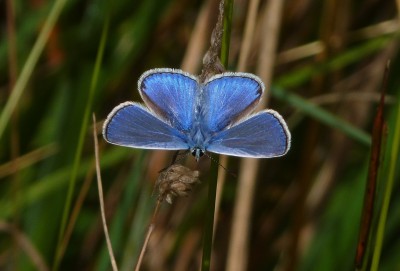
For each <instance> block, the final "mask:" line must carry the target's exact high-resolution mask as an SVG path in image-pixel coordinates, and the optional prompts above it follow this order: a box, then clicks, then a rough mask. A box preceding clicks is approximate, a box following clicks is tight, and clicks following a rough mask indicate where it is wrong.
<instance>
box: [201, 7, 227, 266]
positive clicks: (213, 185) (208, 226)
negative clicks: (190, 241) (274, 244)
mask: <svg viewBox="0 0 400 271" xmlns="http://www.w3.org/2000/svg"><path fill="white" fill-rule="evenodd" d="M232 13H233V0H226V1H225V3H224V20H223V22H224V24H223V36H222V47H221V54H220V60H221V63H222V65H223V66H224V67H227V66H228V56H229V42H230V33H231V27H232ZM211 46H213V45H211ZM218 166H219V163H218V158H216V159H214V161H213V162H212V163H211V169H210V172H211V175H212V176H211V177H210V182H209V184H208V200H207V201H208V202H207V214H206V222H205V226H204V235H203V259H202V266H201V270H202V271H209V270H210V266H211V252H212V243H213V231H214V212H215V199H216V193H217V180H218Z"/></svg>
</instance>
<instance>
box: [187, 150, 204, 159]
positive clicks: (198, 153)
mask: <svg viewBox="0 0 400 271" xmlns="http://www.w3.org/2000/svg"><path fill="white" fill-rule="evenodd" d="M190 152H191V154H192V155H193V156H194V157H195V158H196V161H199V159H200V157H202V156H203V155H204V152H205V151H204V150H202V149H200V148H192V149H191V150H190Z"/></svg>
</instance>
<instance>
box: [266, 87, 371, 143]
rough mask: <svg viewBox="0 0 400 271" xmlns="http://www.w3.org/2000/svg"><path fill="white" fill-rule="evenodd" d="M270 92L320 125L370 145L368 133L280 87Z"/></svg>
mask: <svg viewBox="0 0 400 271" xmlns="http://www.w3.org/2000/svg"><path fill="white" fill-rule="evenodd" d="M271 91H272V95H273V96H274V97H275V98H277V99H280V100H282V101H284V102H286V103H288V104H290V105H291V106H293V107H295V108H298V109H299V110H301V111H303V112H304V113H305V114H307V115H309V116H311V117H313V118H315V119H317V120H319V121H321V122H322V123H324V124H326V125H328V126H330V127H334V128H335V129H338V130H340V131H342V132H343V133H345V134H346V135H348V136H349V137H351V138H353V139H355V140H357V141H359V142H361V143H363V144H364V145H366V146H369V145H371V136H370V135H369V134H368V133H366V132H364V131H362V130H360V129H359V128H357V127H355V126H353V125H351V124H349V123H348V122H346V121H344V120H342V119H340V118H338V117H336V116H335V115H334V114H332V113H330V112H328V111H326V110H325V109H323V108H321V107H319V106H317V105H315V104H313V103H311V102H309V101H307V100H306V99H304V98H302V97H300V96H299V95H296V94H294V93H290V92H288V91H286V90H284V89H282V88H280V87H276V86H274V87H272V89H271Z"/></svg>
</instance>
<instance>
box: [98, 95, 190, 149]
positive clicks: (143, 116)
mask: <svg viewBox="0 0 400 271" xmlns="http://www.w3.org/2000/svg"><path fill="white" fill-rule="evenodd" d="M103 136H104V138H105V139H106V140H107V141H108V142H110V143H112V144H116V145H121V146H126V147H133V148H142V149H165V150H181V149H188V145H187V143H186V140H185V135H183V134H181V133H180V132H179V131H178V130H177V129H175V128H173V127H171V126H169V125H168V124H167V123H165V122H163V121H161V120H160V119H158V118H157V117H156V116H154V115H153V114H152V113H150V112H149V111H148V109H147V108H145V107H143V106H141V105H140V104H137V103H132V102H126V103H123V104H120V105H119V106H117V107H116V108H114V110H113V111H112V112H111V113H110V115H109V116H108V117H107V119H106V121H105V123H104V126H103Z"/></svg>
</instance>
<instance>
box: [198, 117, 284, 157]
mask: <svg viewBox="0 0 400 271" xmlns="http://www.w3.org/2000/svg"><path fill="white" fill-rule="evenodd" d="M289 148H290V132H289V130H288V128H287V125H286V123H285V121H284V120H283V119H282V117H281V116H280V115H279V114H278V113H277V112H275V111H273V110H265V111H261V112H259V113H257V114H255V115H253V116H250V117H249V118H247V119H245V120H243V121H241V122H239V123H237V124H235V125H234V126H232V127H231V128H229V129H226V130H224V131H222V132H220V133H217V134H216V135H215V137H213V139H212V141H211V142H210V143H209V146H208V147H207V148H206V150H207V151H210V152H215V153H220V154H226V155H232V156H240V157H253V158H270V157H277V156H282V155H284V154H286V153H287V151H288V150H289Z"/></svg>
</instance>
